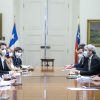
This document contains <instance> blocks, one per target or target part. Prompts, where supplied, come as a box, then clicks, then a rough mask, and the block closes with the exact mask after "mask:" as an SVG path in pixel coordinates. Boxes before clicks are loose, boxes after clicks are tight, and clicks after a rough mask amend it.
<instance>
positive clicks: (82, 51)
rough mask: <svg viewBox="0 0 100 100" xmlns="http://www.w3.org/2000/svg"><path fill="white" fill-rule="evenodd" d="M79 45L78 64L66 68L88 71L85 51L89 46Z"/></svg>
mask: <svg viewBox="0 0 100 100" xmlns="http://www.w3.org/2000/svg"><path fill="white" fill-rule="evenodd" d="M84 46H85V45H82V46H81V45H79V47H78V52H77V53H78V59H79V60H78V64H74V65H69V66H66V69H71V68H76V69H77V70H87V67H85V66H87V59H88V58H87V57H86V54H85V51H86V50H87V45H86V46H85V47H84Z"/></svg>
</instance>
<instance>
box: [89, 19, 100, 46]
mask: <svg viewBox="0 0 100 100" xmlns="http://www.w3.org/2000/svg"><path fill="white" fill-rule="evenodd" d="M87 44H93V45H95V46H98V47H99V46H100V20H87Z"/></svg>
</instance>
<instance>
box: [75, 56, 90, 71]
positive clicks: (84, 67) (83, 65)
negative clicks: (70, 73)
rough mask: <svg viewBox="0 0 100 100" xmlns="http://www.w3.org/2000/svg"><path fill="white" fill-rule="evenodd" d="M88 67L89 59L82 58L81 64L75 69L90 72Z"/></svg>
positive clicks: (76, 65)
mask: <svg viewBox="0 0 100 100" xmlns="http://www.w3.org/2000/svg"><path fill="white" fill-rule="evenodd" d="M87 65H88V58H86V57H82V59H81V61H80V63H78V64H75V65H74V67H75V68H76V69H77V70H83V71H87V70H88V68H87Z"/></svg>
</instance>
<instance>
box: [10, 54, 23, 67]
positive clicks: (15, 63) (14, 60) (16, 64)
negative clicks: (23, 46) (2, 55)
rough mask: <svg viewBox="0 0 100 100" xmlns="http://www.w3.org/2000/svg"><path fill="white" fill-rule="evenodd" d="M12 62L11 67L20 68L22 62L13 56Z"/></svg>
mask: <svg viewBox="0 0 100 100" xmlns="http://www.w3.org/2000/svg"><path fill="white" fill-rule="evenodd" d="M12 60H13V65H14V66H16V67H21V65H22V60H21V59H20V58H17V57H16V56H15V55H14V57H13V58H12Z"/></svg>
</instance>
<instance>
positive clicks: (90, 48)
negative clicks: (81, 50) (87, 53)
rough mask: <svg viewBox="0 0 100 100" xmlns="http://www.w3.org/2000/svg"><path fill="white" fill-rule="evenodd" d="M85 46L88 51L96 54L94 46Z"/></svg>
mask: <svg viewBox="0 0 100 100" xmlns="http://www.w3.org/2000/svg"><path fill="white" fill-rule="evenodd" d="M87 46H88V47H87V48H88V50H91V51H92V52H94V53H96V48H95V46H94V45H92V44H88V45H87Z"/></svg>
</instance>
